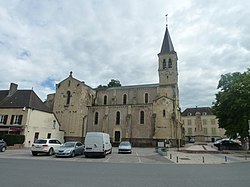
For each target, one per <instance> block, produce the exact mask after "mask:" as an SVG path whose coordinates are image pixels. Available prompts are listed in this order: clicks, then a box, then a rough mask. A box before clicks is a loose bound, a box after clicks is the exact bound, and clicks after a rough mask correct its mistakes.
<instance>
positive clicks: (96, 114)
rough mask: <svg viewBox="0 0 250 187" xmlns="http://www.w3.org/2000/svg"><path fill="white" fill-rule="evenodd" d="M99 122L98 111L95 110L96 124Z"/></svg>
mask: <svg viewBox="0 0 250 187" xmlns="http://www.w3.org/2000/svg"><path fill="white" fill-rule="evenodd" d="M97 124H98V112H95V125H97Z"/></svg>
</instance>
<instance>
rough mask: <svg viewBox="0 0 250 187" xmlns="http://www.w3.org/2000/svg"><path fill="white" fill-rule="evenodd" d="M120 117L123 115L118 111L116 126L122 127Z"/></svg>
mask: <svg viewBox="0 0 250 187" xmlns="http://www.w3.org/2000/svg"><path fill="white" fill-rule="evenodd" d="M120 117H121V113H120V112H119V111H118V112H116V120H115V121H116V123H115V124H116V125H120Z"/></svg>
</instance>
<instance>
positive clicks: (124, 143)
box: [120, 142, 130, 146]
mask: <svg viewBox="0 0 250 187" xmlns="http://www.w3.org/2000/svg"><path fill="white" fill-rule="evenodd" d="M120 145H122V146H130V143H129V142H121V143H120Z"/></svg>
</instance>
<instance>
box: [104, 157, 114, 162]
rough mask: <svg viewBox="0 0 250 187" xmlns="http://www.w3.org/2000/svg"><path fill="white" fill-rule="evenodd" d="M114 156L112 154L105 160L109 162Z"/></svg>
mask: <svg viewBox="0 0 250 187" xmlns="http://www.w3.org/2000/svg"><path fill="white" fill-rule="evenodd" d="M111 158H112V156H110V157H108V159H106V160H105V161H104V162H109V160H110V159H111Z"/></svg>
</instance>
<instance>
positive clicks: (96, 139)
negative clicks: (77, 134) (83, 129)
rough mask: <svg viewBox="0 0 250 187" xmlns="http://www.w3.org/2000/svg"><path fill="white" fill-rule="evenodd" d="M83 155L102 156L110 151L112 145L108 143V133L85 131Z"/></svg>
mask: <svg viewBox="0 0 250 187" xmlns="http://www.w3.org/2000/svg"><path fill="white" fill-rule="evenodd" d="M84 146H85V150H84V155H85V157H89V156H102V157H105V156H106V155H107V154H110V153H112V145H111V143H110V138H109V134H106V133H102V132H87V134H86V137H85V141H84Z"/></svg>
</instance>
